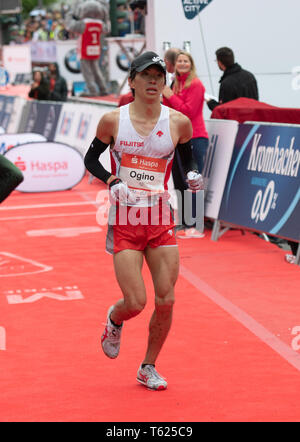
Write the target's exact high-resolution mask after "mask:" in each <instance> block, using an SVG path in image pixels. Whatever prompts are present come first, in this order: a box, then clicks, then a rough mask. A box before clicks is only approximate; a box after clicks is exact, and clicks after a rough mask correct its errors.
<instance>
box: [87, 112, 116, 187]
mask: <svg viewBox="0 0 300 442" xmlns="http://www.w3.org/2000/svg"><path fill="white" fill-rule="evenodd" d="M117 124H118V112H117V111H113V112H109V113H107V114H105V115H103V117H102V118H101V119H100V121H99V123H98V127H97V131H96V137H95V138H94V140H93V141H92V143H91V145H90V147H89V149H88V151H87V153H86V154H85V157H84V164H85V167H86V168H87V170H88V171H89V172H91V173H92V175H94V176H95V177H97V178H99V179H100V180H101V181H103V182H104V183H106V184H110V183H111V182H112V181H113V180H114V179H115V178H116V177H115V176H114V175H112V174H111V173H110V172H108V171H107V170H105V169H104V167H103V166H102V164H101V162H100V161H99V157H100V155H101V154H102V153H103V152H104V151H105V150H106V148H107V147H108V146H109V145H110V144H113V142H114V139H115V136H116V130H117V129H116V127H117Z"/></svg>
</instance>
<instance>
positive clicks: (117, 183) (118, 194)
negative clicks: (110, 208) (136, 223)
mask: <svg viewBox="0 0 300 442" xmlns="http://www.w3.org/2000/svg"><path fill="white" fill-rule="evenodd" d="M109 192H110V195H111V197H112V199H113V200H114V201H115V202H117V201H118V202H119V203H125V204H128V203H131V204H133V203H135V202H136V196H135V194H134V193H133V192H132V191H131V190H130V189H128V186H127V184H126V183H124V182H123V181H122V180H120V178H116V179H114V180H113V181H112V182H111V183H110V184H109Z"/></svg>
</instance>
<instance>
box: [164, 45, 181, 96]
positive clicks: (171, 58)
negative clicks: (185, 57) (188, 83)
mask: <svg viewBox="0 0 300 442" xmlns="http://www.w3.org/2000/svg"><path fill="white" fill-rule="evenodd" d="M179 52H180V49H178V48H170V49H168V50H167V51H166V52H165V56H164V61H165V63H166V69H167V72H168V74H169V75H168V77H167V85H168V86H170V88H171V89H172V88H173V84H174V79H175V63H176V57H177V55H178V54H179Z"/></svg>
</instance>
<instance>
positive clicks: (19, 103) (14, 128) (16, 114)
mask: <svg viewBox="0 0 300 442" xmlns="http://www.w3.org/2000/svg"><path fill="white" fill-rule="evenodd" d="M13 98H14V100H13V104H12V111H11V114H10V118H9V122H8V124H7V128H6V132H7V133H9V134H15V133H17V132H18V128H19V126H20V123H21V119H22V116H23V111H24V109H25V105H26V103H27V100H26V99H25V98H22V97H13Z"/></svg>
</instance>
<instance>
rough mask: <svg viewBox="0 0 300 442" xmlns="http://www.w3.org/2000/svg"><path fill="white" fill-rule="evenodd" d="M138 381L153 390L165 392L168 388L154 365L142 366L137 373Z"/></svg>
mask: <svg viewBox="0 0 300 442" xmlns="http://www.w3.org/2000/svg"><path fill="white" fill-rule="evenodd" d="M136 380H137V381H138V382H140V383H141V384H143V385H145V386H146V387H148V388H150V389H151V390H165V389H166V388H167V385H168V384H167V382H166V380H165V379H164V378H163V377H162V376H161V375H160V374H158V373H157V371H156V370H155V367H153V365H146V366H145V367H144V368H142V366H140V368H139V369H138V372H137V378H136Z"/></svg>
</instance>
